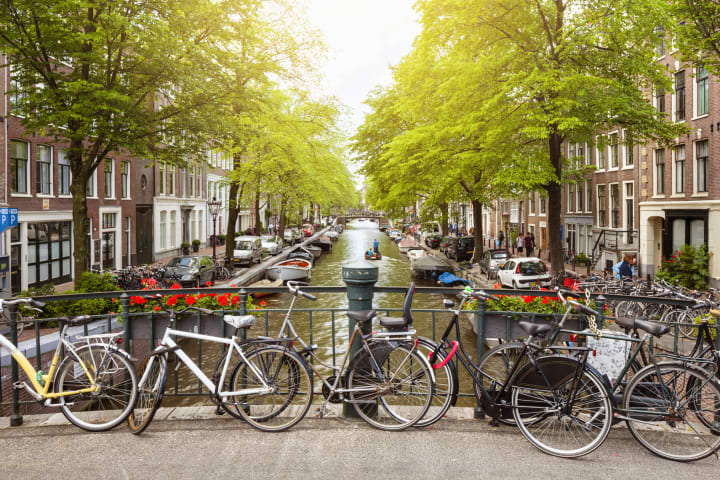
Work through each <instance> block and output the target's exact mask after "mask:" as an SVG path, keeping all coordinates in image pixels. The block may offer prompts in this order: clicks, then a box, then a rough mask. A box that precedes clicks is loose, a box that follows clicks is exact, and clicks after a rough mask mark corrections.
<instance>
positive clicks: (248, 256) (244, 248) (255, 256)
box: [232, 235, 262, 267]
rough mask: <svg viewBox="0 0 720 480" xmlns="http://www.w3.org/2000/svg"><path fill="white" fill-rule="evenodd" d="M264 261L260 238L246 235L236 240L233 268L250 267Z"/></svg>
mask: <svg viewBox="0 0 720 480" xmlns="http://www.w3.org/2000/svg"><path fill="white" fill-rule="evenodd" d="M261 261H262V242H261V240H260V237H255V236H252V235H244V236H242V237H237V238H235V248H234V249H233V258H232V263H233V267H238V266H250V265H251V264H253V263H254V262H257V263H260V262H261Z"/></svg>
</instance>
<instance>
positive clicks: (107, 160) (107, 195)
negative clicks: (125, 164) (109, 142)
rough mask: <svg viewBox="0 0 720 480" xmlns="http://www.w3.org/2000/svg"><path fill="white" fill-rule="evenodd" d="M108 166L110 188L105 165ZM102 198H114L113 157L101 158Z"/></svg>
mask: <svg viewBox="0 0 720 480" xmlns="http://www.w3.org/2000/svg"><path fill="white" fill-rule="evenodd" d="M108 165H109V166H110V190H109V191H108V184H107V175H106V174H107V171H106V169H107V167H108ZM103 198H104V199H105V200H115V159H113V158H105V160H103Z"/></svg>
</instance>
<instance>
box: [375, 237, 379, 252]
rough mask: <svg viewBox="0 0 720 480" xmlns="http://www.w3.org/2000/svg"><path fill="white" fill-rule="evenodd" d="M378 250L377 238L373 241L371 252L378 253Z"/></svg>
mask: <svg viewBox="0 0 720 480" xmlns="http://www.w3.org/2000/svg"><path fill="white" fill-rule="evenodd" d="M379 251H380V242H378V240H377V238H376V239H375V240H374V241H373V252H375V253H378V252H379Z"/></svg>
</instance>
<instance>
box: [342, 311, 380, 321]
mask: <svg viewBox="0 0 720 480" xmlns="http://www.w3.org/2000/svg"><path fill="white" fill-rule="evenodd" d="M376 315H377V312H376V311H375V310H358V311H356V312H347V316H348V317H349V318H351V319H353V320H355V321H356V322H357V323H365V322H369V321H370V320H372V319H373V318H375V316H376Z"/></svg>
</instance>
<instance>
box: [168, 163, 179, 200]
mask: <svg viewBox="0 0 720 480" xmlns="http://www.w3.org/2000/svg"><path fill="white" fill-rule="evenodd" d="M165 166H166V167H167V185H166V186H167V188H166V189H165V191H166V194H167V195H168V196H169V197H175V196H177V195H176V194H175V188H176V187H177V185H175V183H176V180H177V178H175V165H165ZM170 187H172V188H170Z"/></svg>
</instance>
